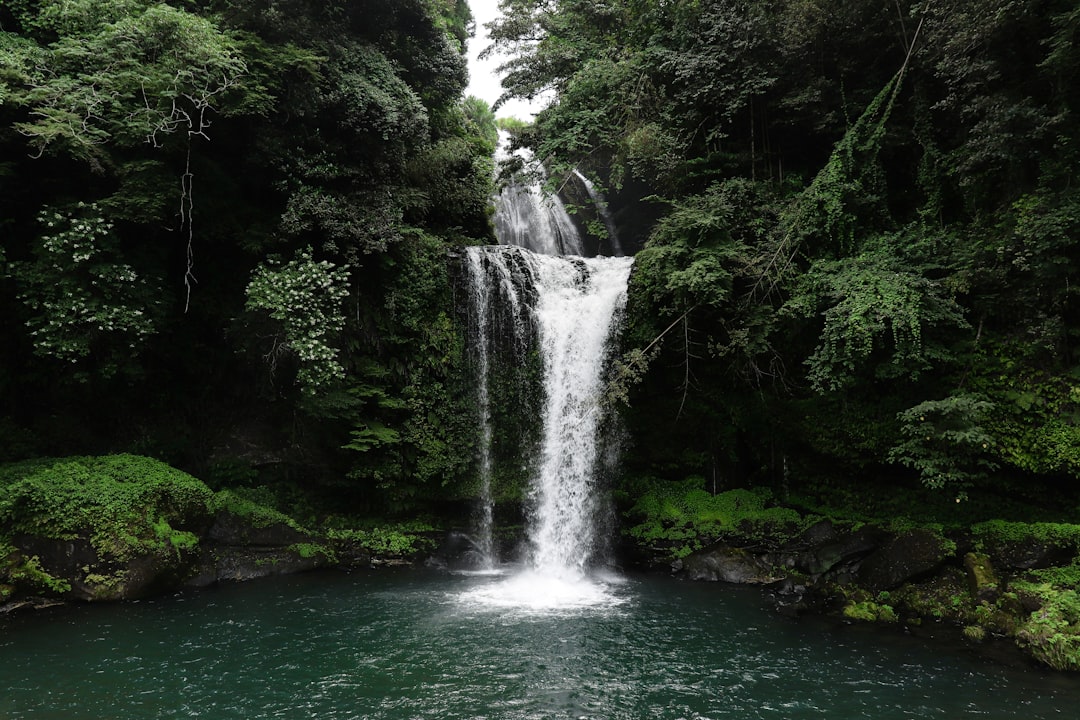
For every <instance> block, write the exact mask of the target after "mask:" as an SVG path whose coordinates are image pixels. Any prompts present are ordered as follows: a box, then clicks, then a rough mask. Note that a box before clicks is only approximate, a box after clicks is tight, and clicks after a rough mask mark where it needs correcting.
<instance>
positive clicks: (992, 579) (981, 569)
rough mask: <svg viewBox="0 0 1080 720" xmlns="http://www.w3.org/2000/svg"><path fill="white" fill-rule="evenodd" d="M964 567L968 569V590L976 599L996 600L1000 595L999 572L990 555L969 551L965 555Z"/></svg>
mask: <svg viewBox="0 0 1080 720" xmlns="http://www.w3.org/2000/svg"><path fill="white" fill-rule="evenodd" d="M964 569H965V570H966V571H967V582H968V592H970V593H971V597H973V598H974V599H975V600H976V601H986V602H995V601H996V600H997V599H998V597H1000V595H1001V591H1000V588H999V587H998V578H997V574H996V573H995V572H994V568H993V566H992V565H991V564H990V558H989V557H987V556H986V555H979V554H976V553H970V552H969V553H967V554H966V555H964Z"/></svg>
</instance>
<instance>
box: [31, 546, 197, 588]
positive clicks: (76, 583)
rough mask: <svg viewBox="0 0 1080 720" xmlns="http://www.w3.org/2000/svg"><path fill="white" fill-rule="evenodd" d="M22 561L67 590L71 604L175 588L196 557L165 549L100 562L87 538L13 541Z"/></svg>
mask: <svg viewBox="0 0 1080 720" xmlns="http://www.w3.org/2000/svg"><path fill="white" fill-rule="evenodd" d="M15 544H16V546H17V547H18V548H19V552H20V554H21V556H22V557H24V558H27V559H31V558H35V560H34V562H35V563H36V564H37V565H39V566H40V568H41V569H42V570H43V571H44V572H46V573H48V574H49V575H51V576H52V577H53V578H55V579H56V580H58V581H61V582H64V583H67V584H68V585H69V586H70V589H69V590H67V591H66V592H63V596H64V597H66V598H68V599H72V600H87V601H109V600H135V599H138V598H143V597H148V596H151V595H154V594H156V593H159V592H162V591H164V590H168V589H170V588H173V587H176V586H177V585H179V584H180V582H182V581H183V579H184V578H185V577H186V576H188V575H189V574H190V573H191V572H192V569H193V568H194V566H195V561H196V557H195V556H194V555H193V554H192V553H190V552H187V551H181V550H179V549H176V548H172V547H170V546H166V547H163V548H161V549H160V550H159V551H154V552H146V553H142V554H138V555H134V556H132V557H119V558H118V557H115V556H112V555H108V554H107V555H106V556H105V557H101V556H99V553H98V551H97V550H96V549H95V548H94V546H93V545H92V544H91V543H90V541H89V540H88V539H87V538H74V539H71V540H52V539H49V538H41V537H37V536H29V535H24V536H20V537H18V538H16V541H15Z"/></svg>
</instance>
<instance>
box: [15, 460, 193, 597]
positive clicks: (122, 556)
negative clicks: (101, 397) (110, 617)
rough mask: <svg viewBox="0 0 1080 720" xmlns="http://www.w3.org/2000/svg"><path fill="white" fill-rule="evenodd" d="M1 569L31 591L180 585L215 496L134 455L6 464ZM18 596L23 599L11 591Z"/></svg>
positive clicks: (75, 592) (125, 592)
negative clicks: (3, 555)
mask: <svg viewBox="0 0 1080 720" xmlns="http://www.w3.org/2000/svg"><path fill="white" fill-rule="evenodd" d="M0 489H2V491H3V492H2V495H0V538H3V539H4V543H5V544H6V545H7V546H8V547H10V548H11V550H10V551H9V552H7V553H6V559H5V560H4V562H3V564H2V566H0V574H2V575H3V577H0V580H6V581H7V582H9V583H10V584H12V585H13V586H15V587H16V588H17V592H22V593H25V594H44V595H54V596H64V597H70V598H74V599H82V600H114V599H120V598H131V597H141V596H144V595H147V594H151V593H153V592H155V591H157V590H158V589H160V588H162V587H168V586H173V585H175V583H176V582H178V581H179V579H181V578H182V577H183V576H184V575H185V574H186V573H187V572H189V571H190V568H191V566H192V563H193V562H194V560H195V558H196V557H197V547H198V543H199V537H200V535H201V534H202V532H203V530H204V529H205V527H206V525H207V523H208V522H209V517H210V516H209V512H208V507H207V503H208V502H209V500H210V499H211V497H212V496H213V493H212V491H211V490H210V489H209V488H208V487H207V486H206V485H205V484H203V483H202V482H201V481H199V480H197V479H195V478H193V477H191V476H190V475H188V474H186V473H183V472H181V471H179V470H177V469H175V468H172V467H169V466H168V465H166V464H164V463H161V462H159V461H157V460H154V459H152V458H146V457H140V456H136V455H109V456H104V457H73V458H60V459H41V460H34V461H29V462H22V463H15V464H11V465H6V466H3V467H0ZM13 594H17V593H13Z"/></svg>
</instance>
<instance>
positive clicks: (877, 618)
mask: <svg viewBox="0 0 1080 720" xmlns="http://www.w3.org/2000/svg"><path fill="white" fill-rule="evenodd" d="M843 613H844V617H846V618H848V619H849V620H857V621H859V622H879V623H894V622H897V620H898V619H899V618H897V616H896V611H895V610H893V607H892V606H891V605H886V604H883V603H876V602H873V601H870V600H864V601H862V602H849V603H848V604H847V605H845V606H844V610H843Z"/></svg>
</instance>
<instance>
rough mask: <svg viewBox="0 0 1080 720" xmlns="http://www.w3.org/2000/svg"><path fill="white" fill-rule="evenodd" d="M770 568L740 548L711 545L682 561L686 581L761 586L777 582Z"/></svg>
mask: <svg viewBox="0 0 1080 720" xmlns="http://www.w3.org/2000/svg"><path fill="white" fill-rule="evenodd" d="M769 570H770V568H769V566H768V565H767V564H766V563H765V562H763V561H762V560H761V559H760V558H759V557H758V556H756V555H754V554H753V553H750V552H747V551H746V550H743V549H741V548H733V547H728V546H726V545H714V546H712V547H709V548H705V549H704V550H698V551H697V552H695V553H693V554H691V555H689V556H688V557H686V558H685V559H684V560H683V563H682V572H683V575H684V576H685V577H686V578H687V579H688V580H706V581H712V582H715V581H721V582H729V583H738V584H751V585H760V584H764V583H770V582H773V581H774V580H776V578H774V577H772V576H771V574H770V572H769Z"/></svg>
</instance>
